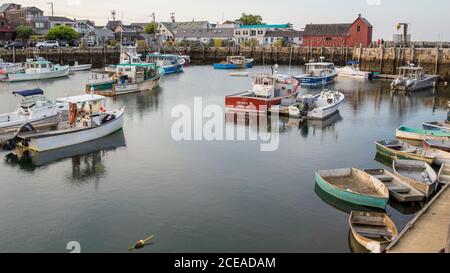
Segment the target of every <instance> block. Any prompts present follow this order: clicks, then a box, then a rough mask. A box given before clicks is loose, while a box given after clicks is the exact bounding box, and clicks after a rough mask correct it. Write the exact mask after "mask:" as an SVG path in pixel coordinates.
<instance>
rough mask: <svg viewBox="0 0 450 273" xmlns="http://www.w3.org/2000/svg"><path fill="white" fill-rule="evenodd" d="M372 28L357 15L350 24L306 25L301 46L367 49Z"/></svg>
mask: <svg viewBox="0 0 450 273" xmlns="http://www.w3.org/2000/svg"><path fill="white" fill-rule="evenodd" d="M372 32H373V26H372V24H370V23H369V21H368V20H367V19H365V18H364V17H362V16H361V14H359V16H358V18H357V19H356V20H355V21H354V22H353V23H350V24H308V25H306V27H305V31H304V33H303V45H304V46H315V47H321V46H324V47H331V46H335V47H345V46H347V47H353V46H360V45H361V46H362V47H368V46H369V45H370V44H371V43H372Z"/></svg>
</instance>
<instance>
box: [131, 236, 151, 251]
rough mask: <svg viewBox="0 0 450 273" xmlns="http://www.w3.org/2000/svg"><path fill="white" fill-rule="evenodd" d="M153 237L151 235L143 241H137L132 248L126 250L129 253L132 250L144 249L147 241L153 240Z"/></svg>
mask: <svg viewBox="0 0 450 273" xmlns="http://www.w3.org/2000/svg"><path fill="white" fill-rule="evenodd" d="M154 237H155V235H152V236H150V237H148V238H147V239H145V240H139V241H137V242H136V243H135V244H134V246H132V247H130V248H128V250H130V251H131V250H133V249H141V248H144V247H145V245H147V243H148V241H150V240H151V239H153V238H154Z"/></svg>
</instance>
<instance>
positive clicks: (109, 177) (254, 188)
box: [0, 66, 450, 252]
mask: <svg viewBox="0 0 450 273" xmlns="http://www.w3.org/2000/svg"><path fill="white" fill-rule="evenodd" d="M263 70H264V68H263V67H256V68H255V69H254V70H253V72H262V71H263ZM266 70H267V71H268V69H266ZM280 70H281V71H283V70H286V71H287V67H281V69H280ZM302 70H303V69H302V68H295V69H293V71H292V72H293V73H294V74H297V73H301V72H302ZM87 78H88V73H80V74H76V75H73V76H71V77H70V78H66V79H60V80H55V81H48V82H47V81H46V82H36V83H19V84H6V83H0V109H1V111H0V112H8V111H13V110H14V108H15V105H16V103H17V99H16V98H15V97H13V96H12V95H11V92H12V91H15V90H18V89H28V88H33V87H41V88H43V89H44V90H45V91H46V94H47V95H48V96H49V97H50V98H57V97H63V96H67V95H77V94H79V93H80V91H81V90H83V89H84V88H83V85H84V83H85V82H86V80H87ZM250 87H251V84H250V80H249V78H231V77H229V76H228V72H227V71H215V70H213V69H211V67H209V66H197V67H196V66H193V67H190V68H187V69H186V72H185V73H184V74H180V75H174V76H168V77H166V78H165V79H164V82H163V84H162V86H161V87H160V88H159V89H157V90H154V91H152V92H142V93H138V94H132V95H127V96H123V97H118V98H116V99H108V101H107V102H108V104H109V107H110V108H117V107H121V106H126V117H125V126H124V130H123V132H118V133H117V134H114V135H112V136H109V137H108V138H105V139H103V140H100V141H96V142H93V143H87V144H83V145H80V146H77V147H72V148H67V149H64V150H61V151H54V152H50V153H45V154H40V155H23V154H20V153H13V154H11V153H6V152H0V156H1V157H3V158H4V160H3V161H2V162H3V164H0V172H1V190H0V219H1V221H0V252H6V251H13V252H24V251H28V252H29V251H37V252H64V251H65V247H66V244H67V242H69V241H79V242H80V243H81V246H82V251H84V252H125V251H126V250H127V247H128V245H129V244H131V243H133V242H135V241H136V240H137V239H139V238H142V237H145V236H146V235H148V234H155V235H156V237H155V244H154V245H152V246H150V247H148V248H146V249H145V250H143V251H148V252H209V251H218V252H221V251H222V252H311V251H313V252H349V251H351V247H349V245H352V244H351V243H349V232H348V212H349V211H350V210H352V209H355V208H353V207H349V206H348V204H342V203H341V202H337V201H339V200H335V199H333V198H330V196H327V195H326V193H323V192H320V191H318V190H317V189H316V187H315V183H314V170H316V169H328V168H342V167H357V168H380V167H383V165H382V164H381V163H379V162H377V161H376V160H374V158H375V145H374V141H375V140H380V139H392V138H394V134H395V129H396V128H397V127H398V126H400V125H408V126H414V127H417V126H420V124H421V123H422V122H424V121H431V120H444V119H445V118H446V108H447V101H448V100H449V99H450V92H449V89H445V88H443V87H441V86H440V87H438V90H437V91H436V92H433V91H428V92H427V91H426V92H421V93H417V94H413V95H410V96H404V95H397V94H391V92H390V91H389V82H388V81H382V80H380V81H372V82H361V81H354V80H350V79H342V80H341V79H339V81H338V82H337V83H336V84H334V85H331V86H329V88H330V89H338V90H341V91H342V92H344V93H345V95H346V97H347V99H346V101H345V103H344V104H343V105H342V109H341V112H340V114H339V115H335V116H333V117H331V118H330V119H329V120H326V121H323V122H318V121H308V122H307V123H300V122H299V121H298V120H296V119H290V118H280V119H279V120H278V121H277V123H276V124H272V122H271V121H270V120H269V121H270V123H269V124H270V125H271V126H278V128H279V129H280V132H281V134H280V147H279V149H278V150H277V151H275V152H270V153H263V152H260V149H259V148H260V141H243V142H237V141H221V142H207V141H189V142H176V141H174V140H173V139H172V137H171V126H172V124H173V122H174V121H175V119H173V118H172V117H171V110H172V108H173V107H174V106H175V105H179V104H184V105H188V106H192V105H193V103H194V97H202V98H203V104H204V105H208V104H216V105H219V106H221V107H223V104H224V96H225V95H227V94H230V93H236V92H237V91H245V90H247V89H249V88H250ZM319 91H320V90H305V92H309V93H315V92H319ZM225 117H226V116H224V119H225ZM240 124H241V123H238V122H237V121H233V122H231V123H230V122H227V123H226V126H227V127H228V126H245V127H246V128H249V129H251V130H258V128H254V127H252V125H250V124H249V123H245V122H244V123H242V125H240ZM416 206H417V205H416ZM416 206H414V207H412V206H409V207H404V206H402V205H401V204H395V203H393V204H392V206H390V207H389V208H388V214H389V215H391V216H392V218H393V219H394V220H395V222H396V224H397V225H398V228H399V229H401V228H402V227H403V226H404V225H405V224H406V223H407V222H408V221H409V220H410V219H411V218H412V217H413V214H414V213H415V211H416V209H417V207H416ZM358 209H364V208H358ZM419 209H420V207H419ZM261 238H264V240H262V239H261Z"/></svg>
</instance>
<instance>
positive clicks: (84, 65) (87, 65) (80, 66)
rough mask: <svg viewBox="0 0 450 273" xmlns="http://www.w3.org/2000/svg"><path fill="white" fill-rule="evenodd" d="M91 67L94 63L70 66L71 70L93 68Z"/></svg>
mask: <svg viewBox="0 0 450 273" xmlns="http://www.w3.org/2000/svg"><path fill="white" fill-rule="evenodd" d="M91 69H92V64H83V65H77V66H71V67H70V71H71V72H77V71H86V70H91Z"/></svg>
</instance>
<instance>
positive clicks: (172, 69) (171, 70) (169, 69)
mask: <svg viewBox="0 0 450 273" xmlns="http://www.w3.org/2000/svg"><path fill="white" fill-rule="evenodd" d="M183 68H184V64H176V65H170V66H165V67H164V74H175V73H181V72H183V71H184V69H183Z"/></svg>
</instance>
